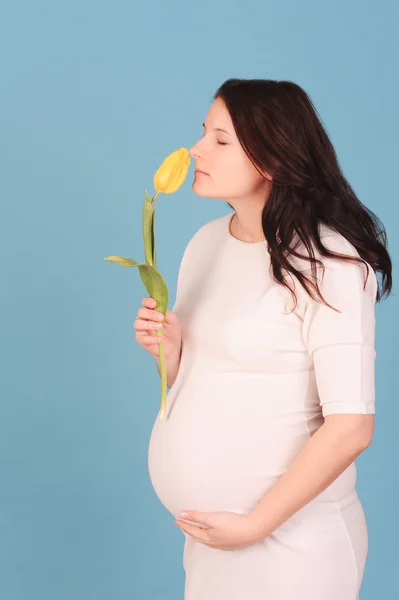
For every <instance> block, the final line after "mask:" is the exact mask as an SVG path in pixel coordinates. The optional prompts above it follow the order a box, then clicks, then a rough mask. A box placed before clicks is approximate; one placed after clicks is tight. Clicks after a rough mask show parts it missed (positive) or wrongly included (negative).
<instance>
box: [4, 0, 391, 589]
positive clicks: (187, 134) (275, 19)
mask: <svg viewBox="0 0 399 600" xmlns="http://www.w3.org/2000/svg"><path fill="white" fill-rule="evenodd" d="M397 25H398V5H397V4H396V6H395V3H394V1H393V0H392V1H391V2H390V1H385V2H382V3H379V4H377V3H376V2H366V3H364V2H361V1H360V0H358V1H352V2H349V3H348V2H347V0H340V1H338V2H337V1H335V2H324V3H321V2H315V1H311V0H303V1H302V2H296V1H295V0H290V1H285V2H281V1H277V0H274V1H273V2H266V1H261V0H258V1H253V0H245V1H244V0H241V1H233V2H232V1H231V0H230V1H229V0H224V1H219V2H218V1H215V0H213V1H212V2H210V1H209V0H202V2H200V3H198V2H197V3H194V4H193V3H191V4H190V3H188V2H178V1H177V0H170V1H169V2H161V1H160V0H156V1H154V0H152V1H151V2H149V3H144V2H134V1H130V2H127V1H121V0H115V2H111V1H110V0H108V1H107V2H105V1H98V0H97V1H96V2H94V1H88V0H79V1H77V0H73V1H72V0H70V1H68V2H67V1H59V0H58V1H57V0H53V1H49V0H47V1H44V0H43V1H37V2H34V1H29V2H28V1H26V0H25V1H18V0H14V1H13V2H11V1H10V0H8V1H3V3H1V5H0V66H1V70H0V73H1V94H0V129H1V133H0V144H1V156H0V160H1V178H0V185H1V206H2V212H1V216H2V218H1V222H0V227H1V235H0V240H1V241H0V243H1V281H2V286H1V295H0V301H1V307H0V308H1V310H0V319H1V342H2V343H1V356H0V365H1V378H0V381H1V413H0V475H1V488H0V597H1V599H2V600H91V599H93V600H132V599H136V598H137V599H140V600H179V599H182V598H183V585H184V571H183V568H182V550H183V534H182V533H181V531H180V530H179V529H178V528H177V527H176V526H175V525H174V522H173V518H172V517H171V516H170V515H169V513H168V512H167V511H166V509H164V507H163V506H162V505H161V504H160V502H159V500H158V498H157V497H156V495H155V492H154V491H153V489H152V487H151V484H150V480H149V475H148V470H147V447H148V441H149V437H150V433H151V428H152V425H153V421H154V419H155V417H156V415H157V412H158V410H159V389H160V384H159V378H158V375H157V372H156V368H155V363H154V359H153V357H151V356H150V355H148V354H146V353H145V352H144V350H142V349H141V348H140V347H139V346H138V344H137V343H136V342H135V340H134V331H133V328H132V325H133V322H134V320H135V318H136V313H137V309H138V307H139V305H140V303H141V298H142V297H143V295H144V294H145V288H144V286H143V284H142V282H141V279H140V278H139V274H138V272H137V271H136V270H135V269H123V268H122V267H119V266H117V265H113V264H112V263H108V262H105V261H104V260H103V258H104V257H105V256H107V255H109V254H120V255H122V256H130V257H133V258H135V259H136V260H141V259H142V258H143V256H144V254H143V249H142V235H141V207H142V201H143V193H144V189H145V188H148V189H149V190H150V192H151V193H152V191H153V188H152V177H153V173H154V172H155V170H156V168H157V167H158V166H159V164H160V163H161V161H162V160H163V158H164V157H165V156H166V155H167V154H168V153H169V152H171V151H172V150H174V149H176V148H179V147H181V146H186V147H189V146H191V145H192V144H193V143H194V142H195V141H196V140H197V139H198V137H199V136H201V135H202V126H201V124H202V122H203V119H204V117H205V115H206V112H207V110H208V107H209V104H210V102H211V97H212V94H213V93H214V92H215V90H216V89H217V87H218V86H219V85H220V84H221V83H222V82H223V81H224V80H225V79H227V78H229V77H245V78H248V77H261V78H271V79H289V80H292V81H295V82H296V83H298V84H300V85H301V86H303V87H304V88H305V90H306V91H307V92H308V93H309V94H310V96H311V97H312V99H313V101H314V103H315V105H316V107H317V109H318V111H319V112H320V114H321V117H322V119H323V121H324V123H325V124H326V127H327V129H328V132H329V134H330V136H331V139H332V141H333V144H334V146H335V148H336V150H337V153H338V156H339V159H340V162H341V165H342V168H343V170H344V173H345V175H346V176H347V177H348V179H349V180H350V182H351V183H352V185H353V187H354V189H355V191H356V193H357V194H358V196H359V197H360V199H361V200H362V201H363V202H364V203H365V204H366V205H367V206H369V207H370V208H371V209H372V210H374V211H375V212H377V214H378V216H379V217H380V218H381V219H382V220H383V222H384V223H385V225H386V228H387V231H388V235H389V240H390V247H389V250H390V252H391V254H392V257H393V259H394V260H397V257H398V254H399V248H398V236H397V231H398V224H399V223H398V193H397V181H396V180H397V173H398V164H397V163H398V142H397V140H398V138H399V127H398V125H399V120H398V111H397V107H398V105H399V98H398V96H399V94H398V92H399V86H398V78H397V76H396V75H397V60H395V54H396V56H397V53H398V50H399V48H398V38H397ZM192 175H193V167H192V166H191V168H190V172H189V175H188V179H187V180H186V182H185V184H184V186H183V187H182V188H181V189H180V190H179V191H178V192H177V193H176V194H175V195H173V196H169V197H167V196H161V197H160V198H159V199H158V201H157V203H158V204H157V206H158V209H157V222H156V227H157V248H158V262H159V268H160V270H161V272H162V273H163V274H164V276H165V278H166V280H167V283H168V286H169V289H170V303H169V307H171V306H172V305H173V302H174V299H175V286H176V277H177V270H178V267H179V263H180V259H181V256H182V253H183V250H184V248H185V245H186V244H187V242H188V240H189V239H190V238H191V236H192V235H193V233H194V232H195V231H196V230H197V229H198V228H199V227H200V226H201V225H202V224H204V223H205V222H207V221H210V220H211V219H214V218H217V217H219V216H222V215H223V214H225V213H226V212H227V211H228V210H229V209H228V208H227V206H226V204H225V203H224V201H220V200H219V201H217V200H214V199H204V198H200V197H198V196H196V195H195V194H194V193H193V192H192V190H191V183H192ZM394 274H395V273H394ZM398 309H399V305H398V300H397V297H396V296H391V298H390V299H389V300H388V301H387V302H384V303H383V304H382V305H379V306H377V341H376V350H377V415H376V429H375V434H374V438H373V442H372V445H371V446H370V448H369V449H368V450H367V451H366V452H365V453H364V454H362V455H361V456H360V457H359V459H358V461H357V466H358V492H359V495H360V497H361V500H362V502H363V506H364V508H365V512H366V517H367V521H368V526H369V543H370V548H369V556H368V562H367V566H366V572H365V577H364V584H363V590H362V600H375V599H376V598H383V599H384V600H390V599H393V598H395V597H396V593H397V567H398V550H397V548H398V544H397V538H398V534H399V528H398V510H397V498H398V493H399V489H398V488H399V486H398V467H397V465H398V460H399V456H398V442H397V440H398V434H397V430H398V421H399V404H398V392H397V390H398V388H399V377H398V368H397V366H398V359H397V348H398V319H397V314H398ZM187 508H193V507H187ZM248 600H249V599H248ZM320 600H322V599H320ZM337 600H339V599H337Z"/></svg>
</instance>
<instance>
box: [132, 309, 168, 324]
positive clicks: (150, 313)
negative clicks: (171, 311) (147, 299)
mask: <svg viewBox="0 0 399 600" xmlns="http://www.w3.org/2000/svg"><path fill="white" fill-rule="evenodd" d="M137 315H138V316H139V317H140V318H141V319H149V320H150V321H158V322H160V321H163V320H164V315H163V313H161V312H160V311H158V310H152V309H151V308H139V309H138V311H137Z"/></svg>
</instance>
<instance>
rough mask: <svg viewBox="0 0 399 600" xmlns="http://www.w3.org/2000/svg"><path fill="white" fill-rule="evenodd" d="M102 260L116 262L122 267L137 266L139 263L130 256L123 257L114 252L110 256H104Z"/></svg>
mask: <svg viewBox="0 0 399 600" xmlns="http://www.w3.org/2000/svg"><path fill="white" fill-rule="evenodd" d="M104 260H109V261H110V262H114V263H117V264H118V265H121V266H122V267H137V266H138V264H139V263H137V262H136V261H135V260H133V259H132V258H123V256H117V255H116V254H113V255H112V256H106V257H105V258H104Z"/></svg>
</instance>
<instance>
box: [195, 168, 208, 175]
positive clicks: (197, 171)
mask: <svg viewBox="0 0 399 600" xmlns="http://www.w3.org/2000/svg"><path fill="white" fill-rule="evenodd" d="M195 173H202V175H209V173H205V171H201V169H195Z"/></svg>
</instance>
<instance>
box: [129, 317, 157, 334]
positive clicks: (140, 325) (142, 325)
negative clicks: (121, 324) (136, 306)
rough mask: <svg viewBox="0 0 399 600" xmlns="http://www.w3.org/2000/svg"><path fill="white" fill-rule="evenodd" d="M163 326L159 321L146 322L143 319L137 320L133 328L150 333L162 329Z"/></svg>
mask: <svg viewBox="0 0 399 600" xmlns="http://www.w3.org/2000/svg"><path fill="white" fill-rule="evenodd" d="M162 327H163V324H162V323H159V322H157V321H144V320H143V319H136V320H135V322H134V323H133V328H134V329H136V330H137V331H148V330H150V329H151V330H152V329H162Z"/></svg>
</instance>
